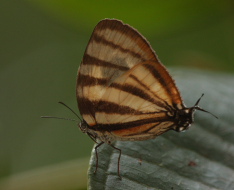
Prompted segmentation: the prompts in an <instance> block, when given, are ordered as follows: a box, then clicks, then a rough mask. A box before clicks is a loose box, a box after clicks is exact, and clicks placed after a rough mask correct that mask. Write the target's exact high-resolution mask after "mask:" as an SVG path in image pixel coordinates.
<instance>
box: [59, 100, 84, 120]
mask: <svg viewBox="0 0 234 190" xmlns="http://www.w3.org/2000/svg"><path fill="white" fill-rule="evenodd" d="M58 103H59V104H62V105H63V106H65V107H66V108H68V109H69V110H70V111H71V112H72V113H74V114H75V115H76V117H77V118H78V119H79V120H80V121H82V119H81V118H80V116H79V115H78V114H77V113H76V112H75V111H74V110H73V109H71V108H70V107H69V106H68V105H67V104H65V103H63V102H58Z"/></svg>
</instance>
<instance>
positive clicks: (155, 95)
mask: <svg viewBox="0 0 234 190" xmlns="http://www.w3.org/2000/svg"><path fill="white" fill-rule="evenodd" d="M129 77H131V78H132V79H134V80H135V81H137V82H138V83H139V84H140V85H141V86H142V87H144V88H145V89H146V90H147V91H149V92H151V93H152V94H153V95H154V97H156V98H157V99H159V100H161V102H163V103H161V102H158V105H160V107H165V108H166V109H167V110H173V107H171V106H170V105H169V104H168V103H167V102H166V101H165V100H163V99H162V98H160V97H159V96H157V94H155V93H154V92H152V91H151V89H150V88H149V87H148V86H146V85H145V84H143V83H142V82H141V81H140V80H139V79H138V78H137V77H136V76H134V75H129Z"/></svg>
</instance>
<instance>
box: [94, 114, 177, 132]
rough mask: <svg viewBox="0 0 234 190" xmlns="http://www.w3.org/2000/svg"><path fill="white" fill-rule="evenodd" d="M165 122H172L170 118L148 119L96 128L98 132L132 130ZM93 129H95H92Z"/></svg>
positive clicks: (99, 125)
mask: <svg viewBox="0 0 234 190" xmlns="http://www.w3.org/2000/svg"><path fill="white" fill-rule="evenodd" d="M165 121H172V119H171V118H169V117H155V118H147V119H141V120H137V121H130V122H125V123H115V124H98V125H97V126H95V127H94V128H95V130H97V131H109V132H111V131H118V130H122V129H130V128H134V127H139V126H141V125H145V124H148V123H156V122H165ZM92 129H93V127H92Z"/></svg>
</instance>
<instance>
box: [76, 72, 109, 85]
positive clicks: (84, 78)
mask: <svg viewBox="0 0 234 190" xmlns="http://www.w3.org/2000/svg"><path fill="white" fill-rule="evenodd" d="M78 81H79V84H81V85H82V86H95V85H106V84H107V83H108V81H109V79H99V78H95V77H92V76H89V75H82V74H81V73H80V74H79V76H78Z"/></svg>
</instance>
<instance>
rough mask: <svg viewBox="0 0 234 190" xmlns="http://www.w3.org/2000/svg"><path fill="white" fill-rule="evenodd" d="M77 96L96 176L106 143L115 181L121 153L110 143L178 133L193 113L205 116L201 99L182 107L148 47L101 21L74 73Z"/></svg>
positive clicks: (115, 23) (127, 30)
mask: <svg viewBox="0 0 234 190" xmlns="http://www.w3.org/2000/svg"><path fill="white" fill-rule="evenodd" d="M202 96H203V94H202ZM202 96H201V97H202ZM76 97H77V102H78V108H79V110H80V114H81V115H82V117H83V120H82V122H81V123H80V124H79V127H80V129H81V131H82V132H84V133H86V134H88V135H89V136H90V138H91V139H93V140H94V141H95V142H96V143H97V145H96V147H95V152H96V170H95V172H96V171H97V168H98V152H97V149H98V148H99V147H100V146H101V145H102V144H104V143H106V144H109V145H110V146H112V147H113V148H115V149H116V150H118V151H119V158H118V175H119V177H120V178H121V176H120V168H119V165H120V164H119V163H120V157H121V150H120V149H118V148H117V147H114V146H113V145H112V143H113V142H114V141H140V140H147V139H152V138H155V137H157V136H159V135H161V134H163V133H165V132H166V131H168V130H175V131H178V132H181V131H184V130H186V129H188V128H189V127H190V125H191V123H193V121H194V112H195V110H200V111H203V112H208V111H206V110H204V109H202V108H200V107H199V106H198V103H199V102H200V100H201V97H200V98H199V99H198V100H197V102H196V103H195V105H194V106H193V107H189V108H187V107H186V106H185V104H184V103H183V101H182V98H181V95H180V93H179V90H178V88H177V87H176V85H175V82H174V80H173V79H172V77H171V76H170V74H169V73H168V71H167V70H166V68H165V67H164V66H163V65H162V64H161V63H160V61H159V59H158V57H157V55H156V53H155V52H154V50H153V49H152V47H151V46H150V44H149V42H148V41H147V40H146V39H145V38H144V37H143V36H142V35H141V34H140V33H139V32H138V31H137V30H136V29H134V28H133V27H131V26H129V25H128V24H124V23H123V22H122V21H120V20H116V19H104V20H101V21H100V22H99V23H98V24H97V25H96V27H95V28H94V31H93V33H92V35H91V38H90V40H89V42H88V45H87V47H86V50H85V53H84V56H83V59H82V62H81V64H80V67H79V69H78V76H77V87H76ZM208 113H210V112H208ZM215 117H216V116H215Z"/></svg>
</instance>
